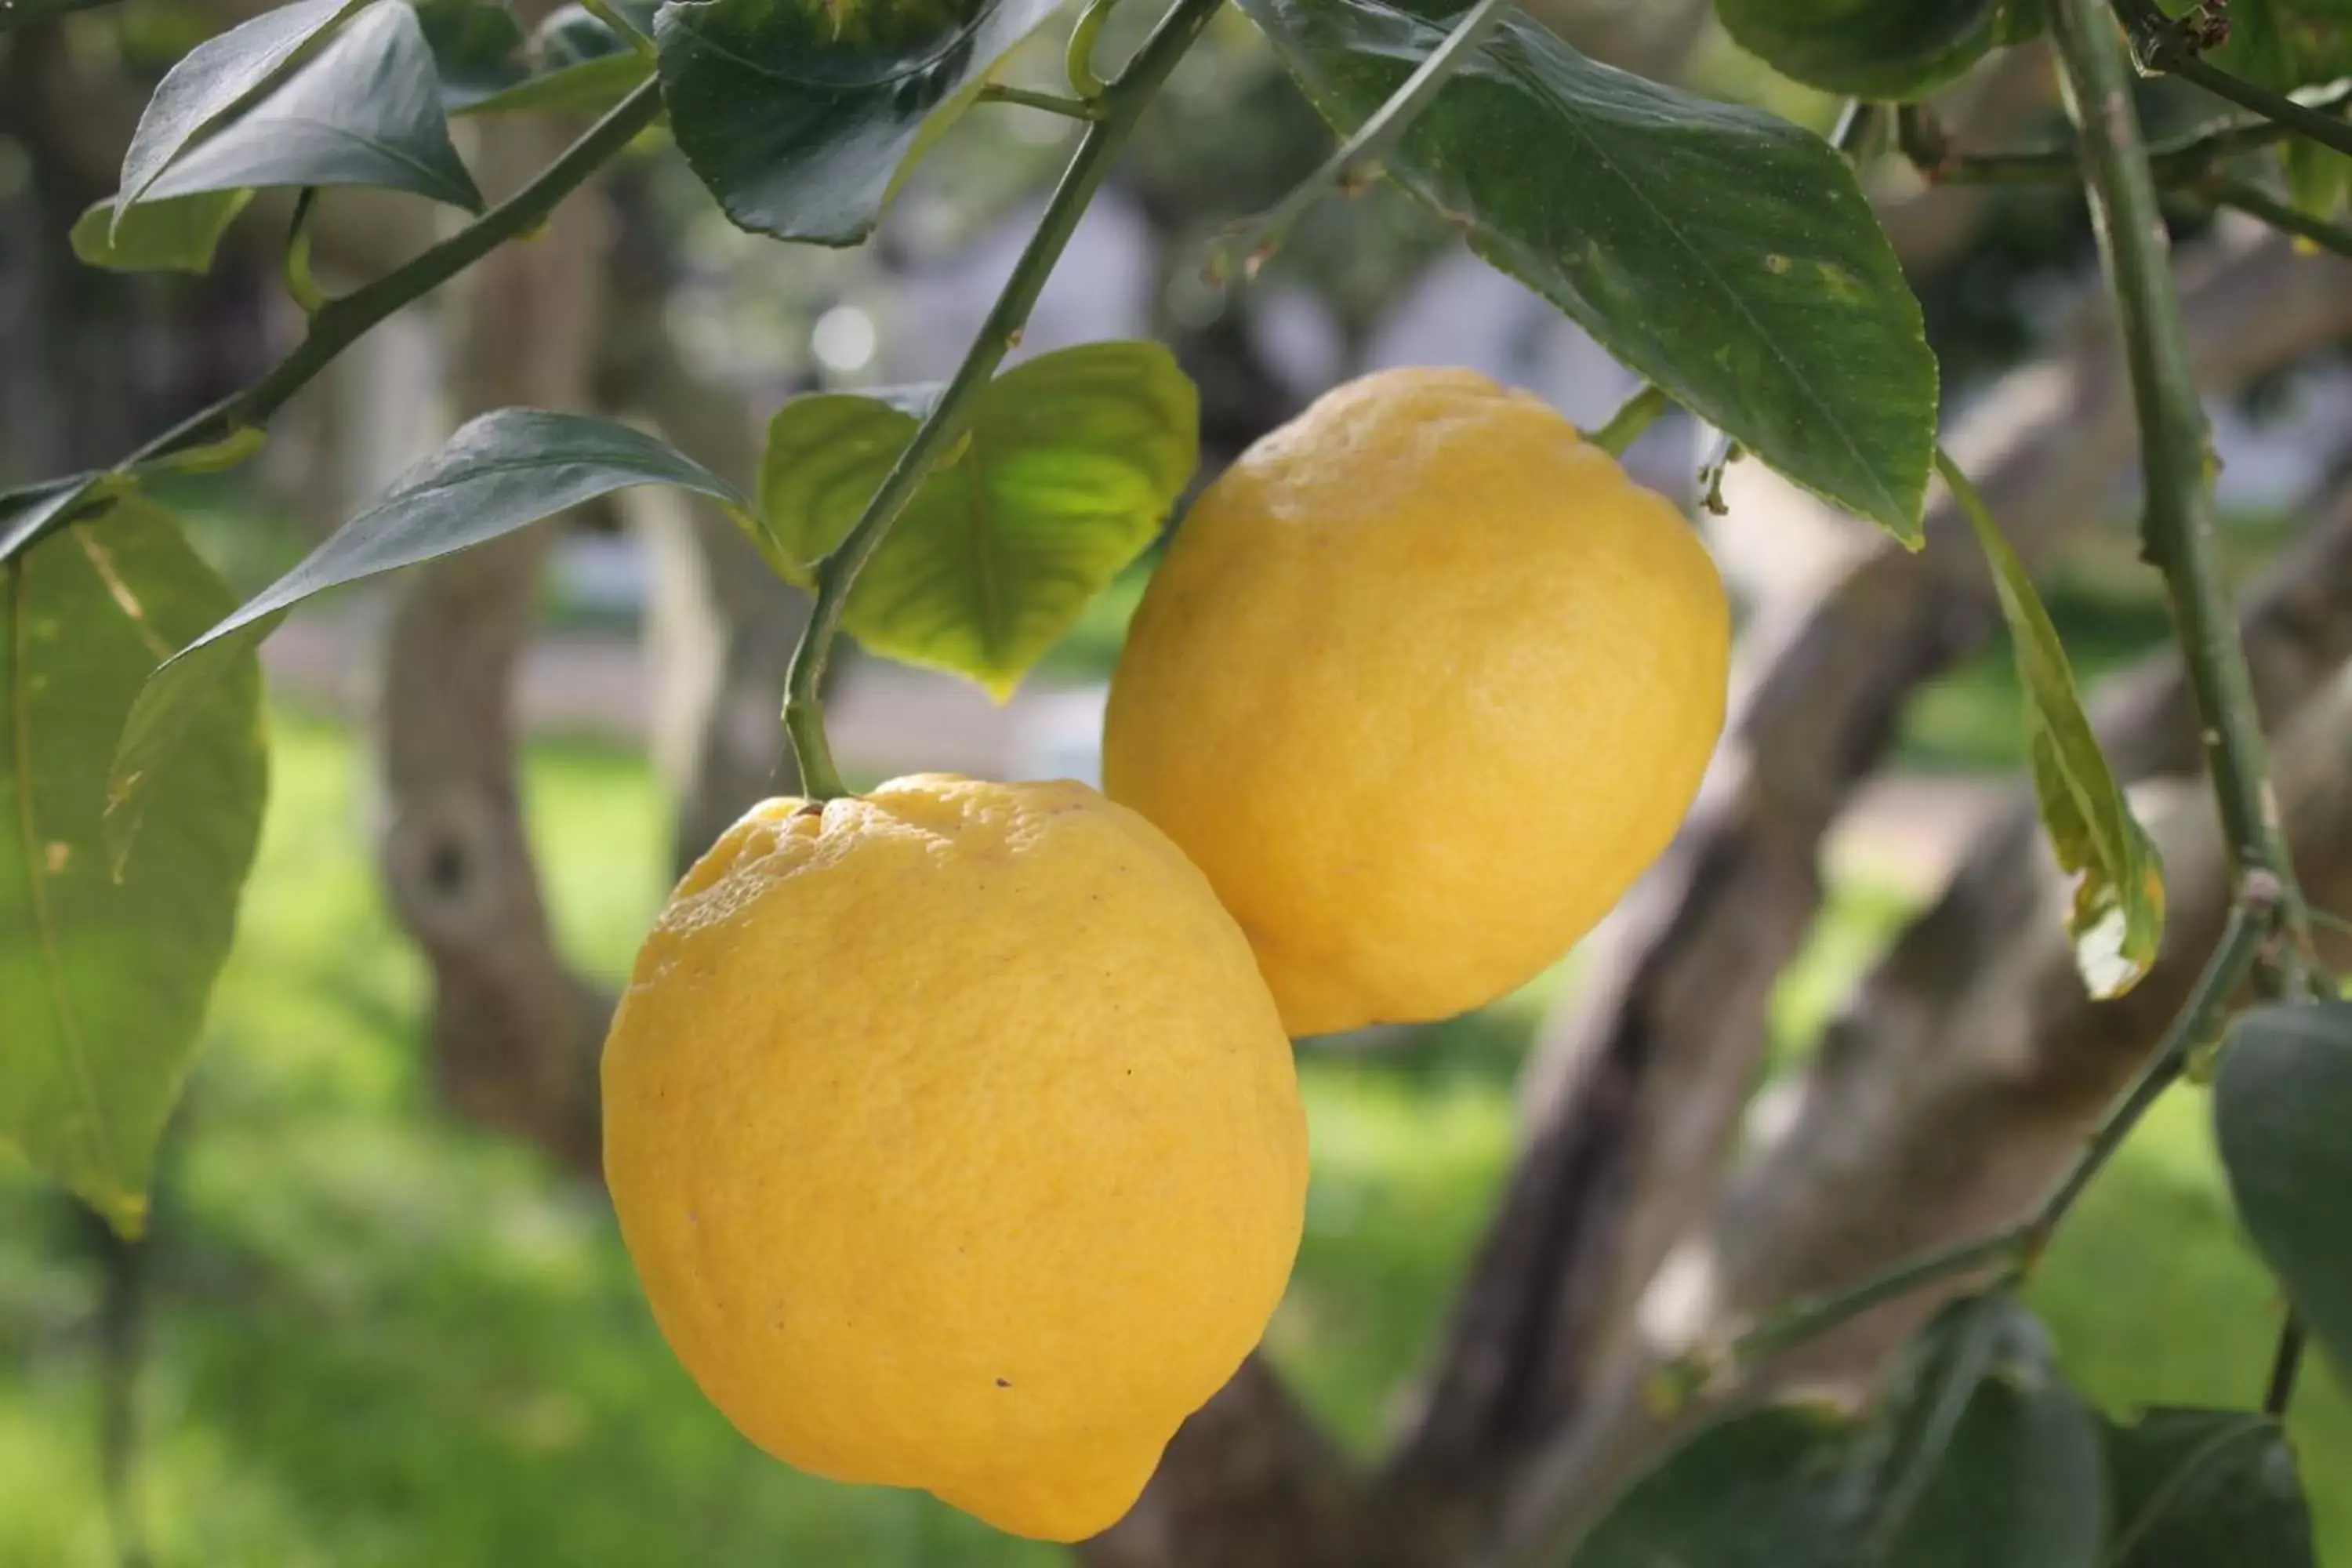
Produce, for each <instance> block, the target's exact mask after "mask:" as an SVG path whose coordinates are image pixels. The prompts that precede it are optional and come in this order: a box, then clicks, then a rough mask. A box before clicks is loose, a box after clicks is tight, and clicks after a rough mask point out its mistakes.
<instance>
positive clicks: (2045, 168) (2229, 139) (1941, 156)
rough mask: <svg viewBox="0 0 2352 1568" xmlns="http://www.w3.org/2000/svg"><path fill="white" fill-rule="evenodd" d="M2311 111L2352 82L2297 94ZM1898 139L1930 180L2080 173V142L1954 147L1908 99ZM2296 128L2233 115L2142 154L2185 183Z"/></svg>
mask: <svg viewBox="0 0 2352 1568" xmlns="http://www.w3.org/2000/svg"><path fill="white" fill-rule="evenodd" d="M2300 101H2301V102H2303V103H2304V104H2305V106H2306V107H2308V108H2309V109H2310V110H2312V111H2313V112H2315V113H2319V114H2324V115H2331V116H2332V115H2340V114H2342V113H2343V111H2344V110H2345V108H2346V107H2347V105H2352V82H2338V83H2336V85H2335V86H2333V87H2331V88H2328V89H2326V90H2325V91H2323V92H2321V93H2319V94H2317V95H2315V96H2308V97H2306V98H2305V99H2304V100H2300ZM1895 128H1896V129H1895V144H1896V145H1897V146H1898V147H1899V148H1900V149H1901V150H1902V153H1903V155H1904V156H1905V157H1906V158H1907V159H1909V160H1910V162H1911V163H1912V166H1913V167H1915V168H1916V169H1917V170H1918V171H1919V173H1920V174H1921V176H1922V177H1923V178H1925V179H1927V181H1928V182H1929V183H1931V184H1944V185H2019V184H2074V182H2076V181H2077V180H2080V179H2081V178H2082V177H2083V168H2082V162H2081V160H2082V150H2081V148H2080V147H2079V145H2075V144H2072V143H2070V144H2069V145H2066V146H2063V147H2041V148H2032V149H2027V150H2025V151H2021V152H2013V153H1966V152H1962V151H1960V150H1959V149H1958V148H1956V147H1954V146H1953V145H1952V144H1951V142H1949V140H1948V139H1947V138H1946V136H1945V134H1944V131H1943V127H1942V126H1941V125H1940V124H1939V123H1938V122H1937V120H1936V117H1935V116H1934V114H1932V113H1931V112H1929V111H1928V110H1927V109H1925V108H1923V107H1921V106H1920V105H1917V104H1906V105H1904V106H1903V107H1902V108H1901V109H1900V110H1898V111H1897V115H1896V120H1895ZM2293 134H2294V132H2293V131H2291V130H2290V129H2289V128H2288V127H2286V126H2284V125H2281V124H2280V123H2278V122H2277V121H2273V120H2262V119H2256V120H2238V121H2231V122H2230V123H2228V124H2226V125H2221V126H2216V127H2213V128H2211V129H2210V130H2205V131H2198V132H2189V133H2186V134H2183V135H2177V136H2171V137H2168V138H2166V139H2164V140H2163V141H2159V142H2149V143H2148V144H2147V160H2148V163H2149V164H2150V165H2151V166H2152V167H2153V168H2154V169H2155V170H2156V177H2157V182H2158V184H2165V185H2177V184H2189V183H2192V182H2194V181H2197V180H2200V179H2202V178H2203V177H2204V176H2205V175H2206V174H2208V173H2209V172H2210V170H2211V169H2212V168H2213V167H2214V165H2216V164H2218V163H2226V162H2227V161H2228V160H2230V159H2231V158H2236V157H2242V156H2243V155H2244V154H2246V153H2259V152H2261V151H2263V149H2264V148H2266V147H2273V146H2276V145H2277V144H2278V143H2279V142H2284V141H2285V140H2286V139H2287V138H2288V137H2289V136H2291V135H2293Z"/></svg>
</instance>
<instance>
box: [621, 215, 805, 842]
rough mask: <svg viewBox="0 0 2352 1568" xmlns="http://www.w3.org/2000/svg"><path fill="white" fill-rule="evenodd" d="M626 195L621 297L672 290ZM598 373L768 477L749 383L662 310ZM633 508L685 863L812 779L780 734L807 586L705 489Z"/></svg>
mask: <svg viewBox="0 0 2352 1568" xmlns="http://www.w3.org/2000/svg"><path fill="white" fill-rule="evenodd" d="M618 194H619V196H620V201H619V204H618V205H619V206H620V210H621V213H622V230H623V233H622V243H620V244H618V245H616V246H614V249H613V261H612V281H611V285H610V286H611V289H612V290H613V292H614V295H615V296H616V297H618V298H621V299H628V300H659V299H662V298H664V297H666V296H667V294H668V292H669V290H670V289H671V288H672V287H673V286H674V285H675V283H676V277H675V273H676V264H675V260H674V258H672V257H671V255H670V254H669V247H668V242H667V237H665V236H663V235H662V234H661V233H660V232H659V229H658V227H657V222H658V220H657V219H656V217H654V216H651V215H644V214H643V209H644V208H645V207H646V206H647V205H649V204H648V203H647V202H646V200H644V199H643V197H642V194H641V193H639V192H637V191H636V190H635V189H634V188H633V187H630V186H628V185H625V184H624V185H622V187H621V189H620V191H619V193H618ZM641 215H642V216H641ZM596 383H597V394H598V398H599V400H600V401H601V402H602V403H603V404H604V406H606V407H608V408H612V409H614V410H617V411H620V412H623V413H626V414H633V415H636V416H641V417H643V418H646V419H647V420H649V421H651V422H652V423H653V424H654V426H656V427H657V428H658V429H660V430H661V432H662V433H663V434H664V435H665V436H667V437H669V439H670V440H672V441H673V442H675V443H677V445H678V446H679V447H682V448H683V449H684V450H686V451H687V452H688V453H690V454H692V455H693V456H694V457H695V458H697V459H698V460H699V461H700V462H702V463H703V464H704V465H705V466H706V467H708V468H710V469H711V470H712V471H713V472H715V473H717V474H719V475H720V476H721V477H723V478H724V479H728V480H729V481H730V482H731V483H733V484H734V485H735V486H736V487H737V488H738V489H741V490H742V491H743V492H744V493H745V494H747V495H748V494H751V493H752V492H753V491H754V490H755V489H757V488H758V481H759V468H760V449H761V439H762V437H763V435H764V432H763V430H762V429H761V427H760V426H757V425H756V424H755V423H754V422H753V420H752V418H751V409H750V408H749V407H748V406H747V405H746V402H745V399H744V396H743V395H742V394H741V393H740V392H739V391H737V390H736V389H735V388H733V387H731V386H727V385H724V384H719V383H718V382H715V381H712V380H710V379H709V378H708V377H707V376H704V375H702V374H699V373H698V372H697V371H696V370H695V369H694V367H693V366H692V365H690V364H688V363H687V362H686V358H685V356H684V355H683V354H682V353H680V351H679V349H678V346H677V341H676V340H675V339H674V338H672V337H671V335H670V332H669V330H668V327H667V323H666V322H665V321H664V320H663V316H662V312H661V311H659V310H627V311H623V312H620V313H619V314H618V316H617V319H615V320H614V321H612V322H611V323H610V325H609V328H608V330H607V331H606V332H605V334H604V345H603V351H602V357H601V359H600V361H599V363H598V366H597V372H596ZM622 508H623V511H624V514H625V516H626V517H627V518H628V519H629V521H630V524H631V526H633V527H634V528H635V529H636V530H637V531H638V533H639V537H640V538H641V539H642V540H643V541H644V542H645V546H646V555H647V558H648V561H649V563H650V565H651V567H652V577H653V595H652V601H651V605H650V607H649V610H648V614H647V616H646V658H647V661H648V663H649V664H650V665H651V667H652V674H653V690H654V699H653V712H652V713H651V715H650V719H651V732H652V742H653V748H652V749H653V757H654V763H655V766H656V768H657V769H658V770H659V771H660V773H661V777H662V782H663V784H665V785H667V794H668V797H669V799H670V801H671V803H672V810H673V812H674V813H675V815H674V816H673V819H672V825H671V859H672V862H673V864H674V866H675V868H676V869H677V870H679V871H681V872H682V871H684V870H685V868H687V867H688V866H689V865H691V864H693V862H694V861H695V859H696V858H698V857H699V856H700V855H701V853H702V852H703V850H705V849H707V848H708V847H709V846H710V844H711V842H712V840H714V839H716V838H717V837H719V834H721V833H723V832H725V831H726V830H727V828H728V827H729V826H731V825H732V824H733V823H734V821H735V819H736V818H737V817H739V816H741V815H742V814H743V812H744V811H745V810H746V809H747V808H749V807H750V806H751V805H753V804H754V803H756V802H758V801H760V800H761V799H764V798H766V797H767V796H769V795H790V794H792V793H793V791H794V790H796V789H798V788H799V787H800V775H799V773H798V770H796V769H795V768H794V767H793V763H792V758H791V756H790V754H789V753H788V752H787V751H786V750H785V746H784V724H783V689H784V668H785V666H786V665H787V664H789V663H790V662H791V660H792V653H793V644H794V643H795V642H797V641H798V640H799V638H800V634H801V628H802V627H803V626H805V625H807V623H808V598H807V596H806V595H803V594H802V593H801V592H800V591H799V590H797V589H794V588H793V587H790V586H788V585H787V584H784V583H782V582H781V581H779V580H778V579H777V577H776V574H775V573H774V572H773V571H772V570H771V569H770V568H769V566H768V563H767V562H766V561H765V560H764V559H762V558H761V554H760V552H759V551H758V550H757V549H756V548H754V547H753V545H752V543H751V541H750V540H749V539H748V538H746V537H745V536H744V533H743V529H742V525H741V524H740V523H738V522H737V521H735V520H734V519H733V518H731V517H730V516H729V515H728V514H727V512H726V511H725V510H724V509H722V508H720V507H719V506H718V505H717V504H716V503H714V502H712V501H710V500H707V499H706V498H704V497H701V496H687V495H683V494H681V493H679V492H677V491H675V490H666V489H654V488H651V487H647V488H643V489H635V490H632V491H630V492H628V493H627V494H626V495H625V496H624V497H623V498H622Z"/></svg>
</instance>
